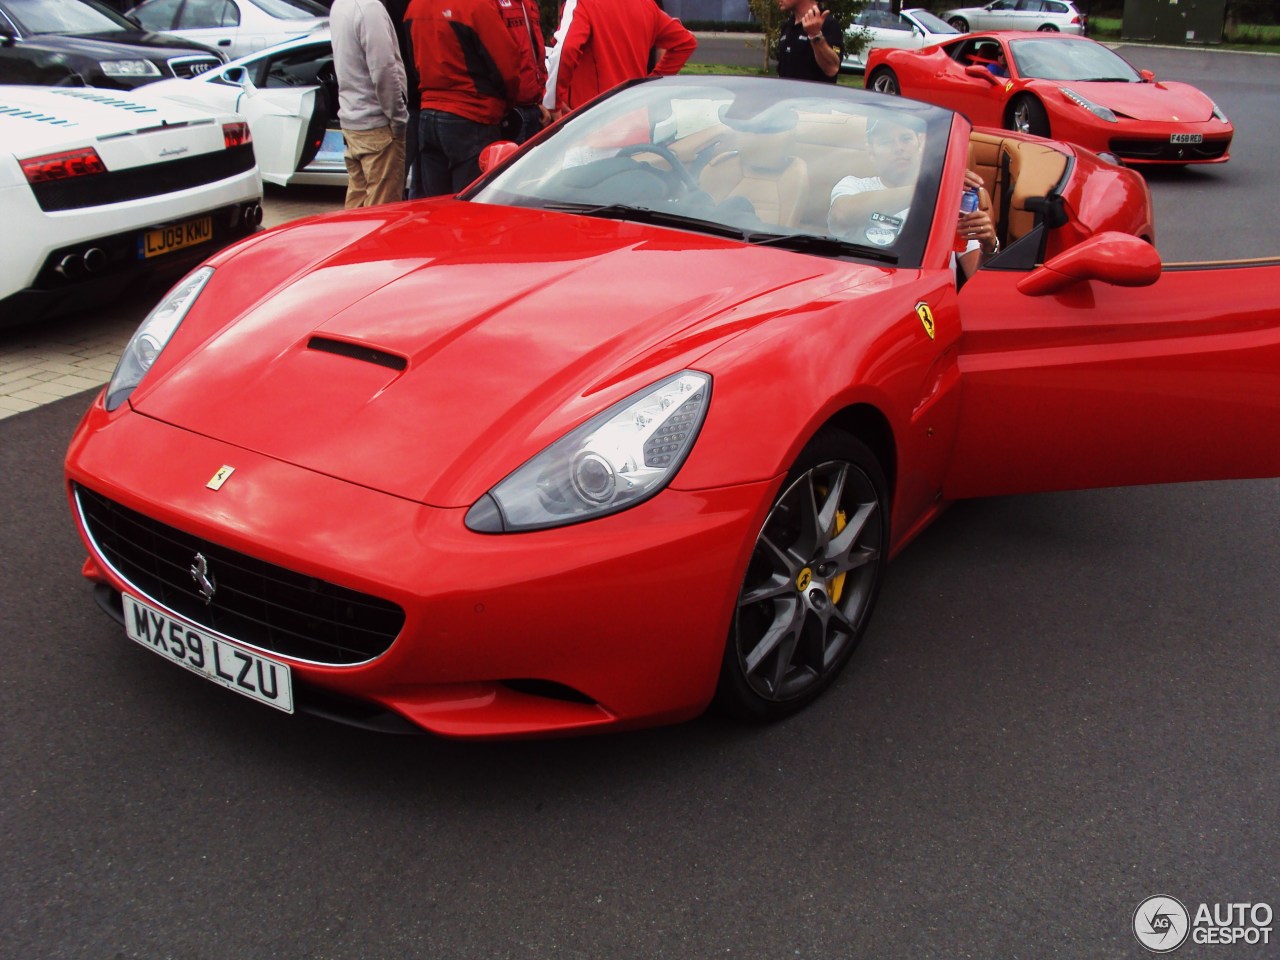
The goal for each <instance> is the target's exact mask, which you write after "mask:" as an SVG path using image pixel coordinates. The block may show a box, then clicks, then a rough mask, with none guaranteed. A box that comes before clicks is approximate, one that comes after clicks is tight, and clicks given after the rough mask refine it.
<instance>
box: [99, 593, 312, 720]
mask: <svg viewBox="0 0 1280 960" xmlns="http://www.w3.org/2000/svg"><path fill="white" fill-rule="evenodd" d="M122 599H123V600H124V628H125V632H126V633H128V635H129V637H130V639H133V640H136V641H138V643H140V644H142V645H143V646H144V647H146V648H147V649H148V650H152V651H154V652H155V653H158V654H160V655H161V656H162V657H166V658H168V659H169V660H172V661H173V662H174V663H176V664H179V665H181V666H184V667H186V668H187V669H188V670H190V671H192V672H193V673H198V674H200V675H201V676H202V677H204V678H205V679H206V680H212V681H213V682H214V683H218V684H221V685H222V686H224V687H226V688H227V689H228V690H234V691H235V692H236V693H239V694H243V695H244V696H246V697H249V698H250V699H252V700H257V701H258V702H259V703H265V704H266V705H267V706H269V707H275V708H276V709H277V710H283V711H284V712H285V713H293V677H292V675H291V673H290V671H289V665H288V664H287V663H281V662H280V661H279V660H273V659H271V658H270V657H264V656H263V655H262V654H260V653H254V652H253V651H251V650H246V649H244V648H243V647H240V646H237V645H236V644H234V643H228V642H227V641H226V640H223V639H222V638H221V637H215V636H213V635H212V634H210V633H208V632H207V631H205V630H202V629H201V628H199V627H197V626H195V625H194V624H190V623H187V622H186V621H185V620H179V619H177V618H176V617H174V616H172V615H171V614H168V613H163V612H161V611H160V610H157V609H156V608H155V607H153V606H151V605H150V604H146V603H143V602H142V601H141V600H138V599H135V598H134V597H131V596H129V595H128V594H127V593H126V594H123V595H122Z"/></svg>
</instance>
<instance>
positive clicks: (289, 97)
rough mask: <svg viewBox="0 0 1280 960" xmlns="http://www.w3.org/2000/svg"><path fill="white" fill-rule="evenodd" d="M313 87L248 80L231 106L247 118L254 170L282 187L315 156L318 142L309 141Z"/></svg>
mask: <svg viewBox="0 0 1280 960" xmlns="http://www.w3.org/2000/svg"><path fill="white" fill-rule="evenodd" d="M317 89H318V88H316V87H255V86H253V84H251V83H246V84H245V85H244V87H243V88H242V90H241V93H240V96H239V97H238V98H237V102H236V108H235V109H236V112H237V113H240V114H243V115H244V117H245V119H246V120H248V121H249V129H250V130H251V131H252V133H253V152H254V155H255V156H256V157H257V158H258V171H259V172H260V173H261V174H262V179H263V180H265V181H267V182H268V183H274V184H276V185H278V186H285V185H286V184H288V183H289V181H290V180H291V179H292V178H293V176H294V174H296V173H297V172H298V170H299V169H300V168H301V167H303V166H304V165H305V164H306V162H307V161H308V160H309V159H310V158H311V157H313V156H315V148H316V147H318V146H319V144H318V142H317V143H315V144H312V143H310V142H309V140H310V139H311V138H312V137H314V136H315V131H314V129H313V128H314V124H313V123H312V116H313V114H314V113H315V110H316V91H317ZM321 135H323V134H321Z"/></svg>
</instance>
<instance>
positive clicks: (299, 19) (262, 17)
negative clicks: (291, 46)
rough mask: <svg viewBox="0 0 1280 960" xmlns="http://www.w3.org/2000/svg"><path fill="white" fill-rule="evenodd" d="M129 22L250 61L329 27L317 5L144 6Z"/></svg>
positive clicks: (217, 1)
mask: <svg viewBox="0 0 1280 960" xmlns="http://www.w3.org/2000/svg"><path fill="white" fill-rule="evenodd" d="M129 16H131V17H133V18H134V19H136V20H137V21H138V22H139V23H141V24H142V26H143V27H145V28H146V29H147V30H152V31H154V32H156V33H165V34H169V35H170V36H174V37H182V38H184V39H186V40H195V41H196V42H198V43H203V44H204V45H205V46H209V47H214V48H216V49H218V50H220V51H221V52H222V53H224V54H226V56H227V57H228V58H235V57H247V56H249V54H251V53H257V52H258V51H259V50H264V49H266V48H267V47H272V46H275V45H276V44H277V43H283V42H284V41H286V40H293V39H294V38H296V37H303V36H306V35H307V34H309V33H315V32H316V31H317V30H322V29H324V28H325V27H327V26H328V25H329V10H328V8H327V7H325V6H323V5H321V4H319V3H317V2H316V0H144V2H142V3H140V4H138V5H137V6H136V7H134V8H133V9H132V10H130V11H129Z"/></svg>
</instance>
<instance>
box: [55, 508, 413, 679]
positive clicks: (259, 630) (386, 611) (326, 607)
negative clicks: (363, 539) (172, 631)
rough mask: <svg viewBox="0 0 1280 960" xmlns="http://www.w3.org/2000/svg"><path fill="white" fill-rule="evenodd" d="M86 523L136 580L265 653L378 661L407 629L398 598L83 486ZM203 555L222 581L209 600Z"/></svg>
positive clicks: (103, 549) (147, 594) (145, 590)
mask: <svg viewBox="0 0 1280 960" xmlns="http://www.w3.org/2000/svg"><path fill="white" fill-rule="evenodd" d="M75 490H76V498H77V500H78V501H79V504H80V515H81V517H82V518H83V520H84V525H85V528H86V529H87V530H88V531H89V534H90V536H92V537H93V541H94V543H95V544H96V545H97V547H98V550H99V552H100V553H101V554H102V557H103V558H104V559H105V560H106V561H107V562H108V563H109V564H110V565H111V566H112V567H113V568H114V569H115V570H116V571H117V572H118V573H119V574H120V575H121V576H122V577H123V578H124V579H125V580H127V581H128V582H129V583H131V584H132V585H133V586H134V587H135V588H136V589H137V590H138V591H140V592H141V594H142V595H143V598H144V599H146V598H150V599H151V600H153V601H155V602H156V603H159V604H162V605H163V606H166V607H168V608H169V609H170V610H173V611H174V612H175V613H178V614H181V615H182V616H183V617H186V618H187V619H188V620H190V621H191V622H192V623H195V624H198V625H200V626H203V627H207V628H208V629H210V630H216V631H217V632H218V633H222V634H225V635H226V636H228V637H231V638H232V639H233V640H240V641H243V642H244V643H248V644H252V645H253V646H255V647H258V648H260V649H262V650H267V651H271V652H274V653H279V654H281V655H283V656H287V657H294V658H297V659H300V660H310V661H313V662H316V663H328V664H336V665H341V664H352V663H361V662H363V661H366V660H371V659H373V658H374V657H376V656H378V655H380V654H382V653H384V652H385V651H386V650H387V648H388V647H390V646H391V643H392V641H393V640H395V638H396V635H397V634H399V632H400V629H401V628H402V627H403V626H404V611H403V610H401V609H400V607H398V606H397V605H396V604H394V603H390V602H388V601H386V600H381V599H379V598H377V597H371V596H369V595H367V594H363V593H358V592H356V591H354V590H348V589H346V588H345V587H339V586H335V585H334V584H332V583H327V582H326V581H323V580H317V579H316V578H314V577H308V576H304V575H302V574H299V573H295V572H293V571H292V570H286V569H284V568H283V567H277V566H275V565H274V564H270V563H264V562H263V561H261V560H257V559H254V558H253V557H250V556H246V555H245V554H243V553H238V552H236V551H235V550H228V549H227V548H225V547H221V546H218V545H217V544H215V543H210V542H209V541H207V540H201V539H200V538H199V537H195V536H192V535H191V534H188V533H184V532H183V531H181V530H177V529H174V528H173V527H169V526H166V525H165V524H162V523H159V522H157V521H155V520H152V519H151V518H149V517H145V516H143V515H142V514H140V513H137V512H135V511H133V510H130V509H128V508H127V507H123V506H121V505H120V504H118V503H115V502H114V501H111V500H108V499H107V498H106V497H104V496H102V495H100V494H97V493H94V492H93V491H92V490H89V489H87V488H85V487H82V486H79V485H77V486H76V488H75ZM196 554H200V555H201V556H203V557H204V558H205V561H206V562H207V569H208V573H209V574H210V575H211V576H212V579H213V581H214V583H215V585H216V587H217V589H216V592H215V593H214V597H213V600H212V602H211V603H208V604H206V603H205V602H204V598H203V597H201V595H200V594H199V592H198V591H197V589H196V580H195V577H194V576H193V575H192V573H191V568H192V566H193V565H194V564H195V562H196Z"/></svg>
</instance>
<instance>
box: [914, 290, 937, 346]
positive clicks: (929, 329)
mask: <svg viewBox="0 0 1280 960" xmlns="http://www.w3.org/2000/svg"><path fill="white" fill-rule="evenodd" d="M916 316H917V317H919V318H920V322H921V323H922V324H924V332H925V333H927V334H928V335H929V339H930V340H932V339H933V331H934V324H933V311H932V310H930V309H929V305H928V304H927V303H925V302H924V301H923V300H922V301H920V302H919V303H917V304H916Z"/></svg>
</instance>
